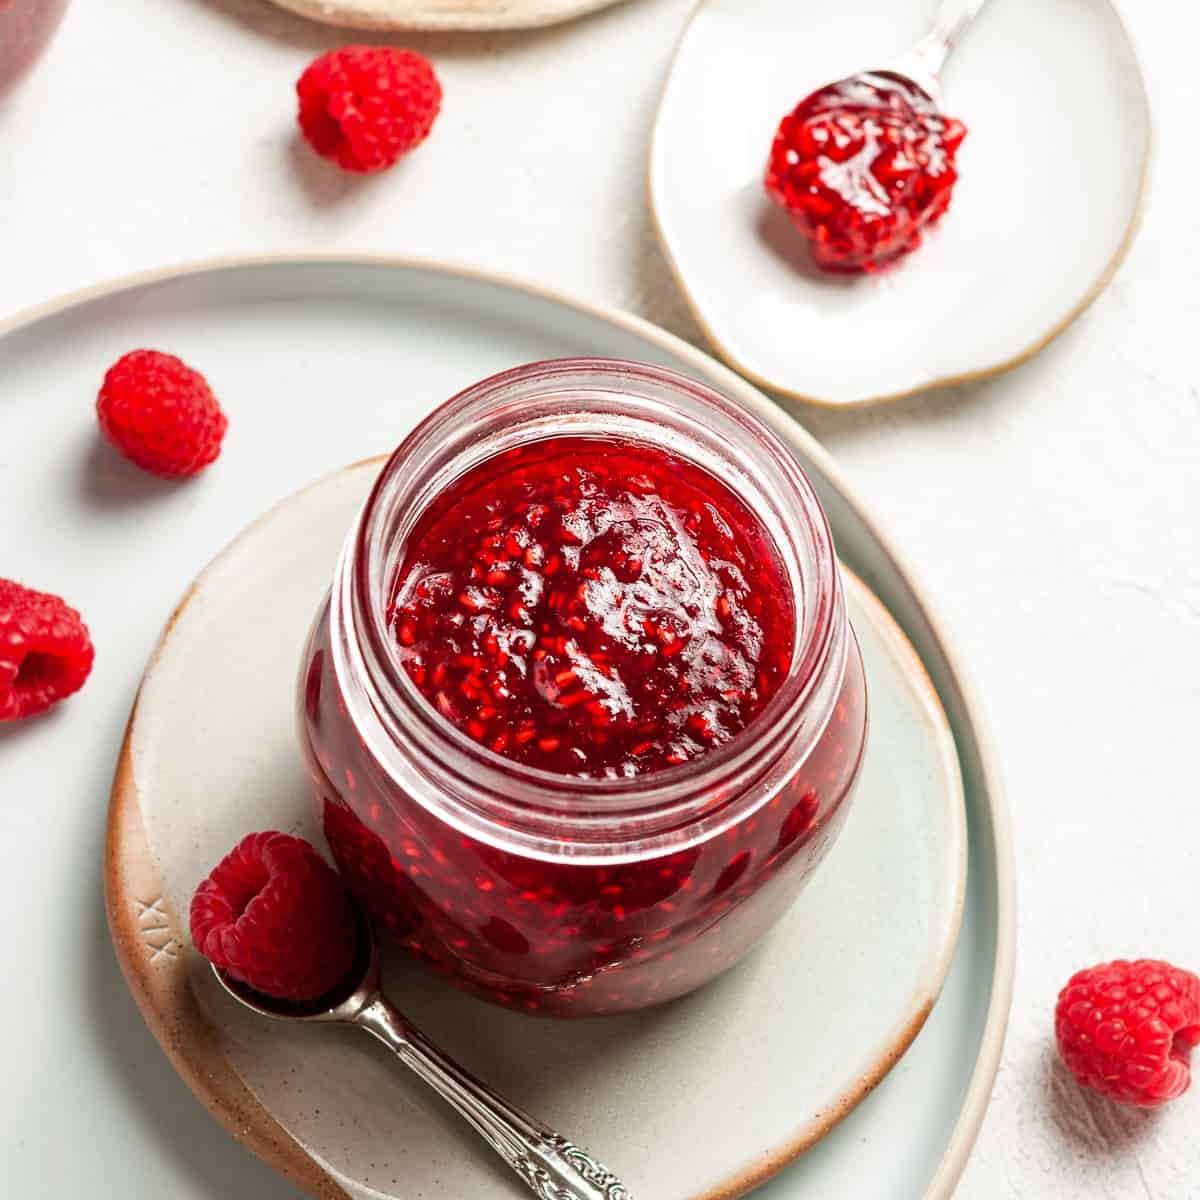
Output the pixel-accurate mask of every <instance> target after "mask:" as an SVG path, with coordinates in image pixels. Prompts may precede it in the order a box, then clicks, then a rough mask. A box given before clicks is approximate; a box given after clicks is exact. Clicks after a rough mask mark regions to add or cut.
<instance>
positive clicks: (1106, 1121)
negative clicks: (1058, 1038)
mask: <svg viewBox="0 0 1200 1200" xmlns="http://www.w3.org/2000/svg"><path fill="white" fill-rule="evenodd" d="M1042 1080H1043V1091H1044V1095H1045V1102H1046V1106H1047V1109H1048V1111H1049V1113H1050V1124H1051V1127H1052V1128H1053V1129H1054V1131H1055V1133H1056V1134H1057V1135H1058V1136H1059V1137H1060V1138H1061V1139H1062V1141H1063V1143H1064V1148H1065V1149H1066V1150H1067V1151H1068V1152H1069V1153H1078V1152H1079V1151H1080V1150H1086V1151H1087V1152H1088V1154H1089V1156H1104V1157H1108V1158H1113V1159H1117V1158H1120V1157H1121V1156H1122V1155H1127V1154H1128V1153H1129V1152H1130V1151H1131V1150H1133V1149H1135V1148H1136V1147H1137V1146H1138V1145H1139V1144H1140V1143H1142V1142H1144V1141H1146V1140H1147V1139H1148V1138H1150V1137H1152V1136H1153V1133H1154V1126H1155V1124H1156V1118H1157V1116H1158V1114H1157V1113H1156V1112H1154V1111H1153V1110H1148V1109H1144V1108H1133V1107H1131V1106H1130V1105H1128V1104H1117V1103H1115V1102H1114V1101H1112V1100H1108V1099H1106V1098H1105V1097H1104V1096H1100V1095H1097V1094H1096V1093H1095V1092H1090V1091H1088V1090H1087V1089H1086V1088H1082V1087H1080V1086H1079V1084H1078V1083H1076V1082H1075V1079H1074V1078H1073V1076H1072V1075H1071V1072H1070V1071H1068V1070H1067V1068H1066V1066H1065V1065H1064V1063H1063V1061H1062V1059H1061V1058H1059V1056H1058V1054H1057V1052H1056V1051H1055V1048H1054V1047H1053V1046H1051V1045H1048V1046H1047V1047H1046V1053H1045V1056H1044V1058H1043V1060H1042Z"/></svg>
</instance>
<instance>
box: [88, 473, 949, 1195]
mask: <svg viewBox="0 0 1200 1200" xmlns="http://www.w3.org/2000/svg"><path fill="white" fill-rule="evenodd" d="M381 465H382V463H381V462H375V463H368V464H363V465H361V466H359V467H356V468H352V469H350V470H348V471H344V472H341V473H340V474H337V475H334V476H332V477H328V478H326V479H324V480H322V481H321V482H319V483H317V484H314V485H313V486H312V487H310V488H307V489H305V490H304V491H302V492H300V493H298V494H297V495H295V496H293V497H291V498H290V499H289V500H286V501H285V502H284V503H283V504H282V505H281V506H279V507H277V508H276V509H274V510H273V511H272V512H271V513H269V514H268V515H267V516H266V517H264V518H263V519H262V520H260V521H258V522H256V523H255V524H254V525H252V526H251V527H250V528H249V529H248V530H247V531H246V532H245V533H244V534H242V536H241V537H240V538H238V539H237V541H235V542H234V543H233V545H232V546H231V547H230V549H229V550H227V551H226V552H225V553H224V554H222V555H221V556H220V557H219V558H218V559H217V560H216V562H215V563H214V564H213V565H212V566H211V567H210V568H209V569H208V570H207V571H206V572H205V573H204V574H203V575H201V576H200V578H199V579H198V580H197V582H196V584H195V585H194V586H193V587H192V588H191V590H190V591H189V593H188V596H187V599H186V600H185V602H184V603H183V605H182V606H181V607H180V608H179V609H178V610H177V611H176V612H175V614H174V616H173V617H172V618H171V621H170V624H169V626H168V628H167V632H166V634H165V636H164V638H163V641H162V642H161V643H160V645H159V648H158V651H157V653H156V655H155V657H154V660H153V662H152V664H151V667H150V669H149V671H148V672H147V675H146V679H145V681H144V683H143V685H142V689H141V694H140V696H139V698H138V704H137V707H136V709H135V712H134V716H133V719H132V720H131V722H130V728H129V737H128V740H127V743H126V748H125V751H124V753H123V755H122V759H121V765H120V768H119V770H118V773H117V783H116V787H115V789H114V792H113V807H112V817H111V820H112V825H111V828H112V831H113V835H112V839H111V841H110V847H109V850H110V870H111V873H110V875H109V893H108V898H109V912H110V917H111V919H112V923H113V929H114V934H115V936H116V939H117V946H118V951H119V953H120V956H121V959H122V962H123V964H124V966H125V969H126V971H127V973H128V975H129V977H130V979H131V982H132V983H133V985H134V986H135V988H137V989H138V991H139V992H140V993H141V995H142V997H143V1005H144V1012H145V1014H146V1016H147V1019H148V1020H149V1022H150V1025H151V1028H152V1029H153V1030H154V1031H155V1033H156V1034H157V1035H158V1037H159V1040H160V1041H162V1042H163V1044H164V1046H165V1047H166V1048H167V1051H168V1053H169V1054H170V1055H171V1057H172V1059H173V1060H174V1062H175V1064H176V1066H177V1067H178V1068H179V1070H180V1071H181V1072H182V1073H183V1074H184V1075H185V1077H186V1078H188V1079H189V1081H190V1082H191V1083H192V1086H193V1087H194V1088H197V1090H199V1091H200V1092H201V1094H202V1095H204V1096H205V1098H206V1099H207V1100H208V1101H209V1103H210V1104H211V1105H213V1106H214V1107H215V1108H216V1110H217V1112H218V1115H219V1116H222V1117H223V1119H224V1120H225V1122H226V1124H228V1125H230V1126H232V1127H235V1128H237V1129H238V1130H239V1133H240V1136H242V1137H243V1138H246V1139H247V1140H249V1141H250V1143H251V1144H252V1145H253V1144H255V1143H256V1142H259V1141H261V1139H263V1137H264V1135H265V1134H266V1133H268V1132H270V1133H271V1134H272V1135H275V1133H276V1131H277V1130H278V1129H280V1128H281V1129H283V1130H285V1131H286V1132H287V1134H289V1135H290V1137H291V1139H292V1145H291V1147H290V1150H289V1152H288V1153H286V1154H282V1155H280V1156H279V1158H278V1162H279V1165H281V1166H282V1167H284V1168H285V1169H287V1170H288V1171H289V1172H290V1173H293V1174H295V1175H297V1176H298V1177H301V1178H308V1177H309V1176H311V1175H312V1174H313V1173H314V1172H318V1171H319V1172H322V1173H323V1175H324V1176H325V1178H324V1179H322V1180H321V1181H320V1185H319V1186H320V1187H321V1188H322V1189H324V1188H329V1189H332V1188H333V1187H334V1186H336V1187H338V1188H341V1189H342V1190H343V1191H344V1192H345V1193H346V1194H347V1195H349V1196H353V1197H355V1200H360V1198H361V1200H367V1197H373V1196H378V1195H381V1194H382V1195H384V1196H387V1197H395V1198H396V1200H417V1197H420V1196H424V1195H432V1194H435V1193H441V1194H445V1195H451V1196H485V1195H492V1194H494V1195H496V1196H504V1195H509V1194H512V1195H513V1196H514V1197H515V1196H516V1195H518V1194H520V1192H521V1188H520V1185H519V1184H515V1183H513V1182H512V1181H511V1180H510V1178H509V1177H508V1175H507V1173H506V1172H505V1171H504V1168H503V1167H501V1166H499V1164H497V1163H495V1162H493V1161H492V1159H491V1158H490V1157H489V1156H487V1155H485V1154H482V1153H477V1152H475V1147H474V1144H473V1142H472V1140H471V1139H470V1137H469V1136H468V1135H467V1132H466V1131H465V1130H463V1129H460V1128H458V1127H457V1126H456V1124H455V1122H454V1121H453V1120H448V1119H447V1115H446V1114H445V1113H444V1112H443V1111H442V1110H441V1109H440V1108H439V1107H438V1106H437V1105H436V1104H433V1103H431V1102H430V1100H429V1098H428V1097H427V1096H426V1095H424V1094H423V1093H422V1091H421V1089H420V1085H414V1084H413V1083H412V1082H411V1081H410V1080H409V1079H408V1078H406V1077H404V1076H402V1075H401V1073H400V1072H398V1071H397V1070H396V1067H395V1064H394V1063H392V1062H390V1061H388V1060H387V1059H386V1058H383V1057H381V1056H380V1055H379V1054H378V1053H376V1052H375V1048H374V1047H373V1046H371V1045H360V1044H358V1043H357V1042H355V1043H351V1044H347V1040H346V1039H345V1038H340V1037H322V1036H321V1031H314V1030H313V1029H311V1028H302V1029H293V1028H280V1027H279V1026H277V1025H274V1024H271V1023H269V1022H265V1021H262V1020H259V1019H256V1018H254V1017H252V1016H247V1015H246V1014H245V1013H243V1012H242V1011H241V1010H240V1009H239V1008H238V1006H237V1005H235V1004H233V1003H231V1002H230V1001H229V1000H228V998H227V997H226V996H225V995H224V994H223V993H222V992H221V991H220V989H219V988H217V987H216V986H215V985H214V983H213V981H212V978H211V975H210V974H209V972H208V971H206V970H205V966H204V963H203V961H202V960H201V959H199V958H198V956H197V955H196V954H195V953H194V952H193V951H192V950H191V948H190V946H189V939H188V935H187V929H186V920H184V921H181V920H180V914H186V912H187V906H188V902H189V900H190V897H191V893H192V891H193V890H194V889H195V887H196V885H197V884H198V883H199V882H200V880H201V879H203V878H204V876H205V875H206V874H207V873H208V871H209V870H210V869H211V867H212V866H213V864H214V863H215V862H216V861H217V860H218V859H219V858H220V857H221V856H222V855H223V854H224V853H225V851H226V850H228V849H229V848H230V847H231V846H232V845H234V844H235V843H236V842H237V841H238V840H239V839H240V838H241V837H242V836H243V835H244V834H246V833H249V832H251V831H253V830H255V829H263V828H266V829H286V830H292V831H295V832H297V833H300V834H301V835H302V836H305V837H307V838H309V839H310V840H312V841H314V842H317V843H319V842H320V834H319V830H318V828H317V826H316V823H315V821H312V820H311V819H310V803H309V799H308V794H307V788H306V784H305V777H304V774H303V771H302V769H301V766H300V762H299V756H298V753H297V749H296V743H295V733H294V720H295V718H294V699H293V688H294V686H295V677H296V670H297V662H298V655H299V652H300V648H301V647H302V645H303V642H304V637H305V634H306V633H307V630H308V626H309V624H310V622H311V620H312V616H313V613H314V611H315V610H316V607H317V605H318V603H319V602H320V599H321V597H322V595H323V593H324V591H325V589H326V587H327V586H328V584H329V582H330V580H331V579H332V577H333V569H334V564H335V563H336V561H337V556H338V552H339V551H340V549H341V545H342V542H343V540H344V537H345V534H346V531H347V530H348V529H349V528H350V526H351V524H352V522H353V520H354V517H355V516H356V514H357V513H358V510H359V509H360V508H361V506H362V502H363V501H364V500H365V498H366V494H367V492H368V490H369V488H370V485H371V483H372V482H373V481H374V479H375V476H376V474H377V472H378V469H379V467H380V466H381ZM850 610H851V620H852V621H853V622H854V625H855V628H856V630H857V631H858V634H859V640H860V643H861V645H862V649H863V658H864V662H865V664H866V668H867V682H868V690H869V694H870V697H871V736H870V741H869V743H868V749H867V757H866V762H865V765H864V770H863V777H862V779H861V781H860V783H859V787H858V792H857V795H856V797H855V803H854V808H853V810H852V812H851V814H850V818H849V821H848V824H847V828H846V831H845V832H844V833H843V835H842V837H841V838H840V839H839V840H838V842H837V843H836V844H835V846H834V848H833V849H832V850H831V852H830V855H829V859H828V861H827V862H826V863H825V864H823V866H822V869H821V870H820V872H819V873H818V875H817V877H816V878H815V879H814V881H813V882H812V883H811V884H810V886H809V887H808V889H807V890H806V892H805V893H804V895H803V896H802V897H801V899H800V901H799V902H798V903H797V904H796V905H795V906H794V907H793V908H792V910H791V911H790V912H789V914H788V916H787V917H786V918H785V920H784V921H783V922H782V923H781V925H780V926H779V927H778V929H777V930H776V931H775V932H774V933H773V935H772V936H771V938H770V939H769V940H768V942H767V943H766V945H765V946H764V947H763V949H762V950H761V951H760V952H759V953H757V954H755V955H754V956H753V958H752V959H751V960H750V961H749V962H747V963H745V964H744V965H742V966H741V967H739V968H738V969H737V970H734V971H732V972H730V973H729V974H727V975H726V976H725V977H724V978H723V979H721V980H720V981H719V982H718V983H717V984H715V985H713V986H712V987H708V988H705V989H703V990H702V991H700V992H698V993H696V994H695V995H693V996H691V997H689V998H688V999H686V1000H685V1001H682V1002H679V1003H676V1004H673V1005H669V1006H666V1007H664V1008H662V1009H660V1010H657V1011H651V1012H648V1013H645V1014H642V1015H638V1016H632V1017H624V1018H614V1019H610V1020H594V1021H581V1022H570V1023H563V1022H558V1021H547V1020H534V1019H532V1018H529V1017H526V1016H522V1015H519V1014H514V1013H510V1012H508V1011H505V1010H502V1009H498V1008H494V1007H492V1006H489V1005H485V1004H483V1003H481V1002H479V1001H477V1000H472V999H468V998H466V997H461V996H458V995H457V994H456V993H455V992H454V991H453V990H452V989H451V988H450V987H449V986H448V985H447V984H446V983H444V982H442V981H441V980H435V979H433V978H431V977H430V976H428V975H426V974H425V973H423V972H420V971H417V970H413V969H408V970H405V969H403V965H402V964H400V963H396V962H393V963H392V964H390V969H389V971H388V973H387V976H386V978H387V979H388V982H389V986H390V988H391V990H392V991H393V993H394V994H395V995H396V996H397V998H398V999H399V1001H400V1003H401V1004H402V1006H403V1007H404V1009H405V1010H406V1011H407V1012H409V1013H410V1014H411V1015H413V1016H414V1017H416V1018H417V1020H418V1023H419V1024H421V1025H423V1026H425V1027H426V1028H427V1029H429V1030H431V1031H433V1033H434V1034H435V1036H436V1039H437V1040H438V1041H439V1042H441V1043H442V1044H443V1045H445V1046H448V1047H453V1051H452V1052H454V1053H458V1054H460V1055H461V1056H463V1057H465V1058H466V1059H467V1060H468V1062H469V1064H470V1066H471V1067H472V1068H473V1069H474V1070H475V1071H476V1073H477V1074H481V1075H483V1076H484V1077H485V1078H487V1079H488V1080H489V1081H492V1082H493V1083H495V1084H497V1085H498V1086H500V1087H501V1088H502V1090H503V1091H505V1092H506V1093H507V1094H510V1095H512V1096H513V1097H515V1098H516V1099H517V1100H518V1102H519V1103H521V1104H522V1105H523V1106H524V1107H525V1108H528V1109H529V1110H530V1111H533V1112H538V1113H543V1114H546V1119H548V1120H550V1121H551V1123H552V1124H554V1125H556V1126H558V1127H561V1128H563V1129H568V1130H570V1131H571V1134H570V1136H572V1137H573V1138H575V1139H576V1140H579V1141H580V1142H581V1144H583V1145H586V1146H589V1147H590V1148H591V1149H593V1150H594V1151H596V1153H598V1154H599V1155H600V1157H601V1158H602V1159H603V1160H605V1161H607V1162H608V1163H609V1164H610V1165H612V1164H620V1166H619V1173H620V1174H621V1176H622V1179H623V1180H624V1181H625V1183H626V1185H627V1186H628V1187H629V1188H630V1190H631V1192H632V1193H633V1195H635V1196H642V1197H654V1198H655V1200H699V1198H700V1197H705V1198H708V1197H717V1196H723V1195H730V1194H737V1193H738V1192H740V1191H742V1190H744V1189H746V1188H748V1187H750V1186H751V1185H752V1184H754V1183H756V1182H758V1181H759V1180H761V1179H762V1178H763V1177H764V1176H765V1175H767V1174H770V1173H773V1172H774V1171H775V1170H777V1169H778V1168H779V1167H780V1166H782V1165H783V1164H784V1163H786V1162H788V1161H789V1160H790V1159H791V1158H793V1157H794V1156H795V1155H796V1154H797V1153H799V1152H800V1150H802V1149H803V1148H805V1147H806V1146H809V1145H811V1144H813V1143H814V1142H816V1141H817V1140H818V1139H819V1138H820V1137H821V1136H822V1135H823V1134H824V1133H825V1132H826V1131H827V1130H828V1129H830V1128H831V1127H832V1126H833V1125H834V1124H836V1123H837V1121H838V1120H840V1119H841V1118H842V1117H843V1116H844V1115H845V1114H846V1113H847V1112H849V1111H850V1109H852V1108H853V1107H854V1105H855V1104H856V1103H857V1102H858V1100H860V1099H861V1098H862V1096H863V1095H864V1094H865V1093H866V1092H867V1091H869V1090H870V1088H871V1087H873V1086H874V1084H875V1083H877V1082H878V1080H879V1079H880V1078H882V1077H883V1075H884V1074H886V1073H887V1071H888V1070H889V1069H890V1068H891V1067H892V1066H893V1065H894V1064H895V1063H896V1062H897V1061H898V1060H899V1058H900V1056H901V1055H902V1054H903V1053H904V1051H905V1050H906V1049H907V1048H908V1045H909V1043H910V1042H911V1040H912V1039H913V1037H914V1036H915V1035H916V1033H917V1031H918V1030H919V1029H920V1027H921V1026H922V1024H924V1021H925V1018H926V1017H927V1016H928V1014H929V1011H930V1009H931V1008H932V1007H933V1003H934V1000H935V999H936V998H937V994H938V992H939V991H940V989H941V985H942V981H943V979H944V978H945V974H946V971H947V970H948V968H949V965H950V960H951V956H952V954H953V951H954V942H955V939H956V937H957V935H958V927H959V920H960V915H961V906H962V896H963V884H964V877H965V871H966V825H965V814H964V810H963V797H962V782H961V776H960V773H959V769H958V760H957V755H956V753H955V749H954V739H953V736H952V735H951V732H950V727H949V724H948V723H947V721H946V718H945V714H944V713H943V712H942V709H941V705H940V703H939V701H938V699H937V693H936V692H935V691H934V689H933V687H932V685H931V684H930V683H929V681H928V679H927V677H926V675H925V673H924V670H923V669H922V667H921V665H920V660H919V659H918V658H917V656H916V654H915V653H914V652H913V651H912V649H911V648H910V647H909V645H908V643H907V641H906V640H905V638H904V636H903V634H902V633H901V632H900V630H899V628H898V627H897V626H896V625H895V623H894V622H893V621H892V620H891V619H890V617H888V615H887V612H886V610H885V609H884V608H883V607H882V606H881V605H880V604H879V603H878V602H877V601H875V600H874V599H873V598H872V597H871V596H870V594H869V593H868V592H866V591H865V590H864V589H863V588H862V587H861V585H858V584H857V582H855V583H854V584H853V585H852V586H851V588H850ZM218 695H219V696H221V697H222V703H221V704H219V705H217V704H214V703H213V697H214V696H218ZM248 731H253V733H252V735H250V736H248ZM147 914H152V915H153V919H152V921H148V916H147ZM148 948H149V950H148ZM193 995H194V996H195V997H197V998H198V999H199V1002H200V1006H199V1010H198V1009H197V1007H196V1004H195V1002H194V1000H193ZM314 1032H315V1033H316V1034H317V1036H315V1037H314V1036H313V1035H314ZM239 1081H240V1083H241V1084H244V1085H245V1092H243V1090H242V1089H241V1088H240V1087H239V1086H238V1082H239ZM731 1081H736V1083H734V1084H733V1085H732V1086H733V1087H734V1088H735V1090H736V1091H737V1092H738V1093H739V1095H740V1096H741V1097H742V1099H741V1100H740V1101H739V1102H738V1103H737V1104H730V1102H729V1101H730V1087H731ZM251 1097H253V1101H252V1100H251ZM252 1103H256V1111H257V1115H256V1116H254V1117H248V1116H247V1111H248V1109H249V1108H250V1106H251V1105H252ZM256 1148H257V1146H256Z"/></svg>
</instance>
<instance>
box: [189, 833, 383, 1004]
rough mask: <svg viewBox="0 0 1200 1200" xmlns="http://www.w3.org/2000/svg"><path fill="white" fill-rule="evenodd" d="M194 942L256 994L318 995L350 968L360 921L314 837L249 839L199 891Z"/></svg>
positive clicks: (304, 997) (251, 836)
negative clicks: (309, 839) (311, 839)
mask: <svg viewBox="0 0 1200 1200" xmlns="http://www.w3.org/2000/svg"><path fill="white" fill-rule="evenodd" d="M191 927H192V942H193V944H194V945H195V947H196V949H197V950H199V951H200V953H201V954H203V955H204V957H205V958H207V959H208V960H209V961H210V962H212V963H213V964H214V965H215V966H217V967H219V968H220V969H221V970H222V971H225V972H226V973H227V974H228V975H229V976H230V977H231V978H233V979H236V980H239V981H240V982H241V983H244V984H246V985H247V986H248V987H251V988H253V989H254V990H255V991H257V992H263V993H264V994H265V995H268V996H274V997H276V998H277V999H280V1000H296V1001H302V1000H315V999H317V998H318V997H320V996H324V995H325V994H326V993H327V992H331V991H332V990H333V989H334V988H336V987H337V986H338V984H339V983H342V982H343V981H344V980H345V979H346V976H347V975H348V974H349V972H350V968H351V966H352V965H353V963H354V957H355V953H356V951H357V949H358V936H359V935H358V924H357V921H356V919H355V915H354V911H353V909H352V908H351V907H350V902H349V900H348V899H347V896H346V889H345V888H344V887H343V886H342V881H341V879H339V878H338V876H337V874H336V872H335V871H334V870H333V868H332V867H330V866H329V865H328V864H327V863H326V862H325V860H324V859H323V858H321V857H320V856H319V855H318V854H317V852H316V851H315V850H314V849H313V848H312V846H310V845H309V844H308V843H307V842H305V841H302V840H301V839H300V838H294V837H289V836H288V835H287V834H286V833H270V832H268V833H252V834H249V835H248V836H247V837H244V838H243V839H242V840H241V841H240V842H239V843H238V844H237V845H236V846H235V847H234V848H233V849H232V850H231V851H230V852H229V853H228V854H227V855H226V856H225V857H224V858H223V859H222V860H221V861H220V863H218V864H217V866H216V867H215V868H214V869H213V871H212V874H210V875H209V877H208V878H207V879H206V880H205V881H204V882H203V883H202V884H201V885H200V886H199V887H198V888H197V889H196V894H195V895H194V896H193V897H192V909H191Z"/></svg>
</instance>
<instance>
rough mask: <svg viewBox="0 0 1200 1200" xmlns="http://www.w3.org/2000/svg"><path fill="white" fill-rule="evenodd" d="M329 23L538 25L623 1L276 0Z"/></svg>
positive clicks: (415, 27)
mask: <svg viewBox="0 0 1200 1200" xmlns="http://www.w3.org/2000/svg"><path fill="white" fill-rule="evenodd" d="M273 2H274V3H275V4H278V5H279V7H280V8H286V9H290V10H291V11H292V12H296V13H299V14H300V15H301V16H303V17H311V18H312V20H314V21H321V22H323V23H324V24H326V25H343V26H346V27H348V28H351V29H376V30H389V29H394V30H397V31H403V30H418V29H419V30H425V31H428V32H434V31H436V30H466V29H535V28H537V27H539V26H542V25H557V24H558V23H559V22H561V21H570V20H571V19H572V18H574V17H581V16H583V14H584V13H589V12H595V11H596V10H597V9H600V8H608V7H609V6H611V5H613V4H618V3H620V2H621V0H273Z"/></svg>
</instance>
